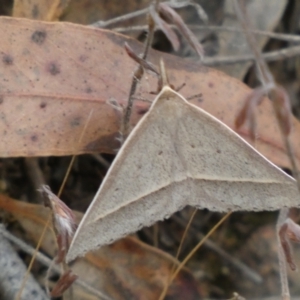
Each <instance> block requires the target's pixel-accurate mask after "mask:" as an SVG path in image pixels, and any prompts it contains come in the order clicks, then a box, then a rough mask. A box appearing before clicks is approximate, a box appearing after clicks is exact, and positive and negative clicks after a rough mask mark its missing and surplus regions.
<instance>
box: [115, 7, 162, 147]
mask: <svg viewBox="0 0 300 300" xmlns="http://www.w3.org/2000/svg"><path fill="white" fill-rule="evenodd" d="M157 5H158V4H155V7H157ZM148 21H149V28H148V36H147V40H146V44H145V48H144V52H143V55H142V59H143V60H146V58H147V56H148V52H149V49H150V47H151V44H152V40H153V36H154V22H153V20H152V18H151V17H150V16H149V20H148ZM143 70H144V69H143V66H142V65H139V66H138V67H137V69H136V70H135V72H134V75H133V78H132V83H131V87H130V91H129V96H128V103H127V106H126V108H125V110H124V114H123V119H122V124H121V130H120V131H121V135H122V137H121V144H122V143H123V140H124V137H126V136H127V135H128V133H129V124H130V116H131V112H132V106H133V101H134V98H133V96H134V94H135V91H136V88H137V85H138V83H139V81H140V80H141V79H142V76H143V73H144V71H143Z"/></svg>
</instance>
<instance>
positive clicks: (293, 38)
mask: <svg viewBox="0 0 300 300" xmlns="http://www.w3.org/2000/svg"><path fill="white" fill-rule="evenodd" d="M187 25H188V26H189V28H190V29H191V30H193V31H197V30H198V31H210V32H215V31H216V32H222V31H229V32H239V33H241V32H243V31H242V30H241V29H239V28H236V27H228V26H214V25H189V24H187ZM170 26H171V28H172V29H175V30H176V29H177V28H176V26H175V25H170ZM147 29H148V26H147V25H137V26H128V27H117V28H113V31H116V32H120V33H124V32H131V31H145V30H147ZM155 30H158V28H157V27H156V28H155ZM250 32H251V33H253V34H255V35H262V36H266V37H269V38H272V39H276V40H280V41H286V42H294V43H299V42H300V36H299V35H295V34H286V33H276V32H271V31H264V30H250Z"/></svg>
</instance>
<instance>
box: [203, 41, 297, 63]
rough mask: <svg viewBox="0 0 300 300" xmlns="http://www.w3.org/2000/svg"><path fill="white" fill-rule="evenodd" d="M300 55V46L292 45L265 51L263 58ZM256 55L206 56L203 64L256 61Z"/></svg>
mask: <svg viewBox="0 0 300 300" xmlns="http://www.w3.org/2000/svg"><path fill="white" fill-rule="evenodd" d="M299 55H300V46H292V47H288V48H285V49H280V50H277V51H272V52H268V53H263V54H262V58H263V59H265V60H266V61H274V60H280V59H287V58H291V57H295V56H299ZM254 60H255V56H254V55H251V54H250V55H237V56H223V57H221V56H220V57H205V58H204V59H203V64H204V65H206V66H217V65H230V64H236V63H244V62H247V61H254Z"/></svg>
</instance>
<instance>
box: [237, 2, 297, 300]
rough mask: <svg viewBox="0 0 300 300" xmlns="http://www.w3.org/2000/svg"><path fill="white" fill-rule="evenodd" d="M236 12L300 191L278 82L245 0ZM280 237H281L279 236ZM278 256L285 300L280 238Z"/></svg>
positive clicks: (285, 211) (284, 213) (281, 215)
mask: <svg viewBox="0 0 300 300" xmlns="http://www.w3.org/2000/svg"><path fill="white" fill-rule="evenodd" d="M234 5H235V10H236V14H237V16H238V19H239V21H240V24H241V25H242V28H243V30H244V33H245V37H246V39H247V42H248V45H249V47H250V49H251V50H252V52H253V54H254V56H255V62H256V67H257V70H258V73H259V79H260V80H261V82H262V85H263V86H264V87H268V86H270V85H271V86H273V87H274V92H273V93H270V99H271V100H272V101H271V102H272V104H273V108H274V112H275V115H276V118H277V122H278V125H279V128H280V131H281V135H282V139H283V142H284V144H285V147H286V151H287V154H288V157H289V159H290V162H291V165H292V172H293V175H294V177H295V179H296V182H297V186H298V190H299V192H300V180H299V173H298V170H297V165H296V160H295V157H294V155H293V151H292V145H291V143H290V140H289V136H288V134H286V133H287V132H286V124H285V123H286V122H285V121H284V119H283V118H281V116H280V112H281V107H280V103H279V101H277V100H278V93H277V94H276V92H275V88H276V84H275V82H274V79H273V76H272V74H271V73H270V71H269V69H268V66H267V64H266V62H265V61H264V58H263V56H262V55H261V52H260V51H259V49H258V47H257V45H256V42H255V39H254V36H253V34H251V32H250V31H249V27H251V24H250V20H249V18H248V15H247V13H246V6H245V2H244V0H240V1H239V2H238V1H237V0H235V1H234ZM288 213H289V210H288V209H282V210H281V211H280V213H279V218H278V221H277V236H278V229H279V228H280V227H281V225H282V222H283V221H284V220H285V219H286V218H287V217H288ZM278 239H279V238H278ZM278 247H279V251H278V257H279V271H280V279H281V288H282V297H283V299H284V300H288V299H290V292H289V286H288V277H287V270H286V260H285V256H284V253H283V249H282V245H281V243H280V241H279V240H278Z"/></svg>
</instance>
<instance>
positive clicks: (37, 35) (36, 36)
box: [31, 30, 47, 45]
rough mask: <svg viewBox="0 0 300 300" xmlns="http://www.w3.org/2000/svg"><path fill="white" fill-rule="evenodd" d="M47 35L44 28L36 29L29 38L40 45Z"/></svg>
mask: <svg viewBox="0 0 300 300" xmlns="http://www.w3.org/2000/svg"><path fill="white" fill-rule="evenodd" d="M46 37H47V33H46V31H44V30H36V31H35V32H34V33H33V34H32V36H31V40H32V41H33V42H34V43H36V44H38V45H42V44H43V43H44V41H45V39H46Z"/></svg>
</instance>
